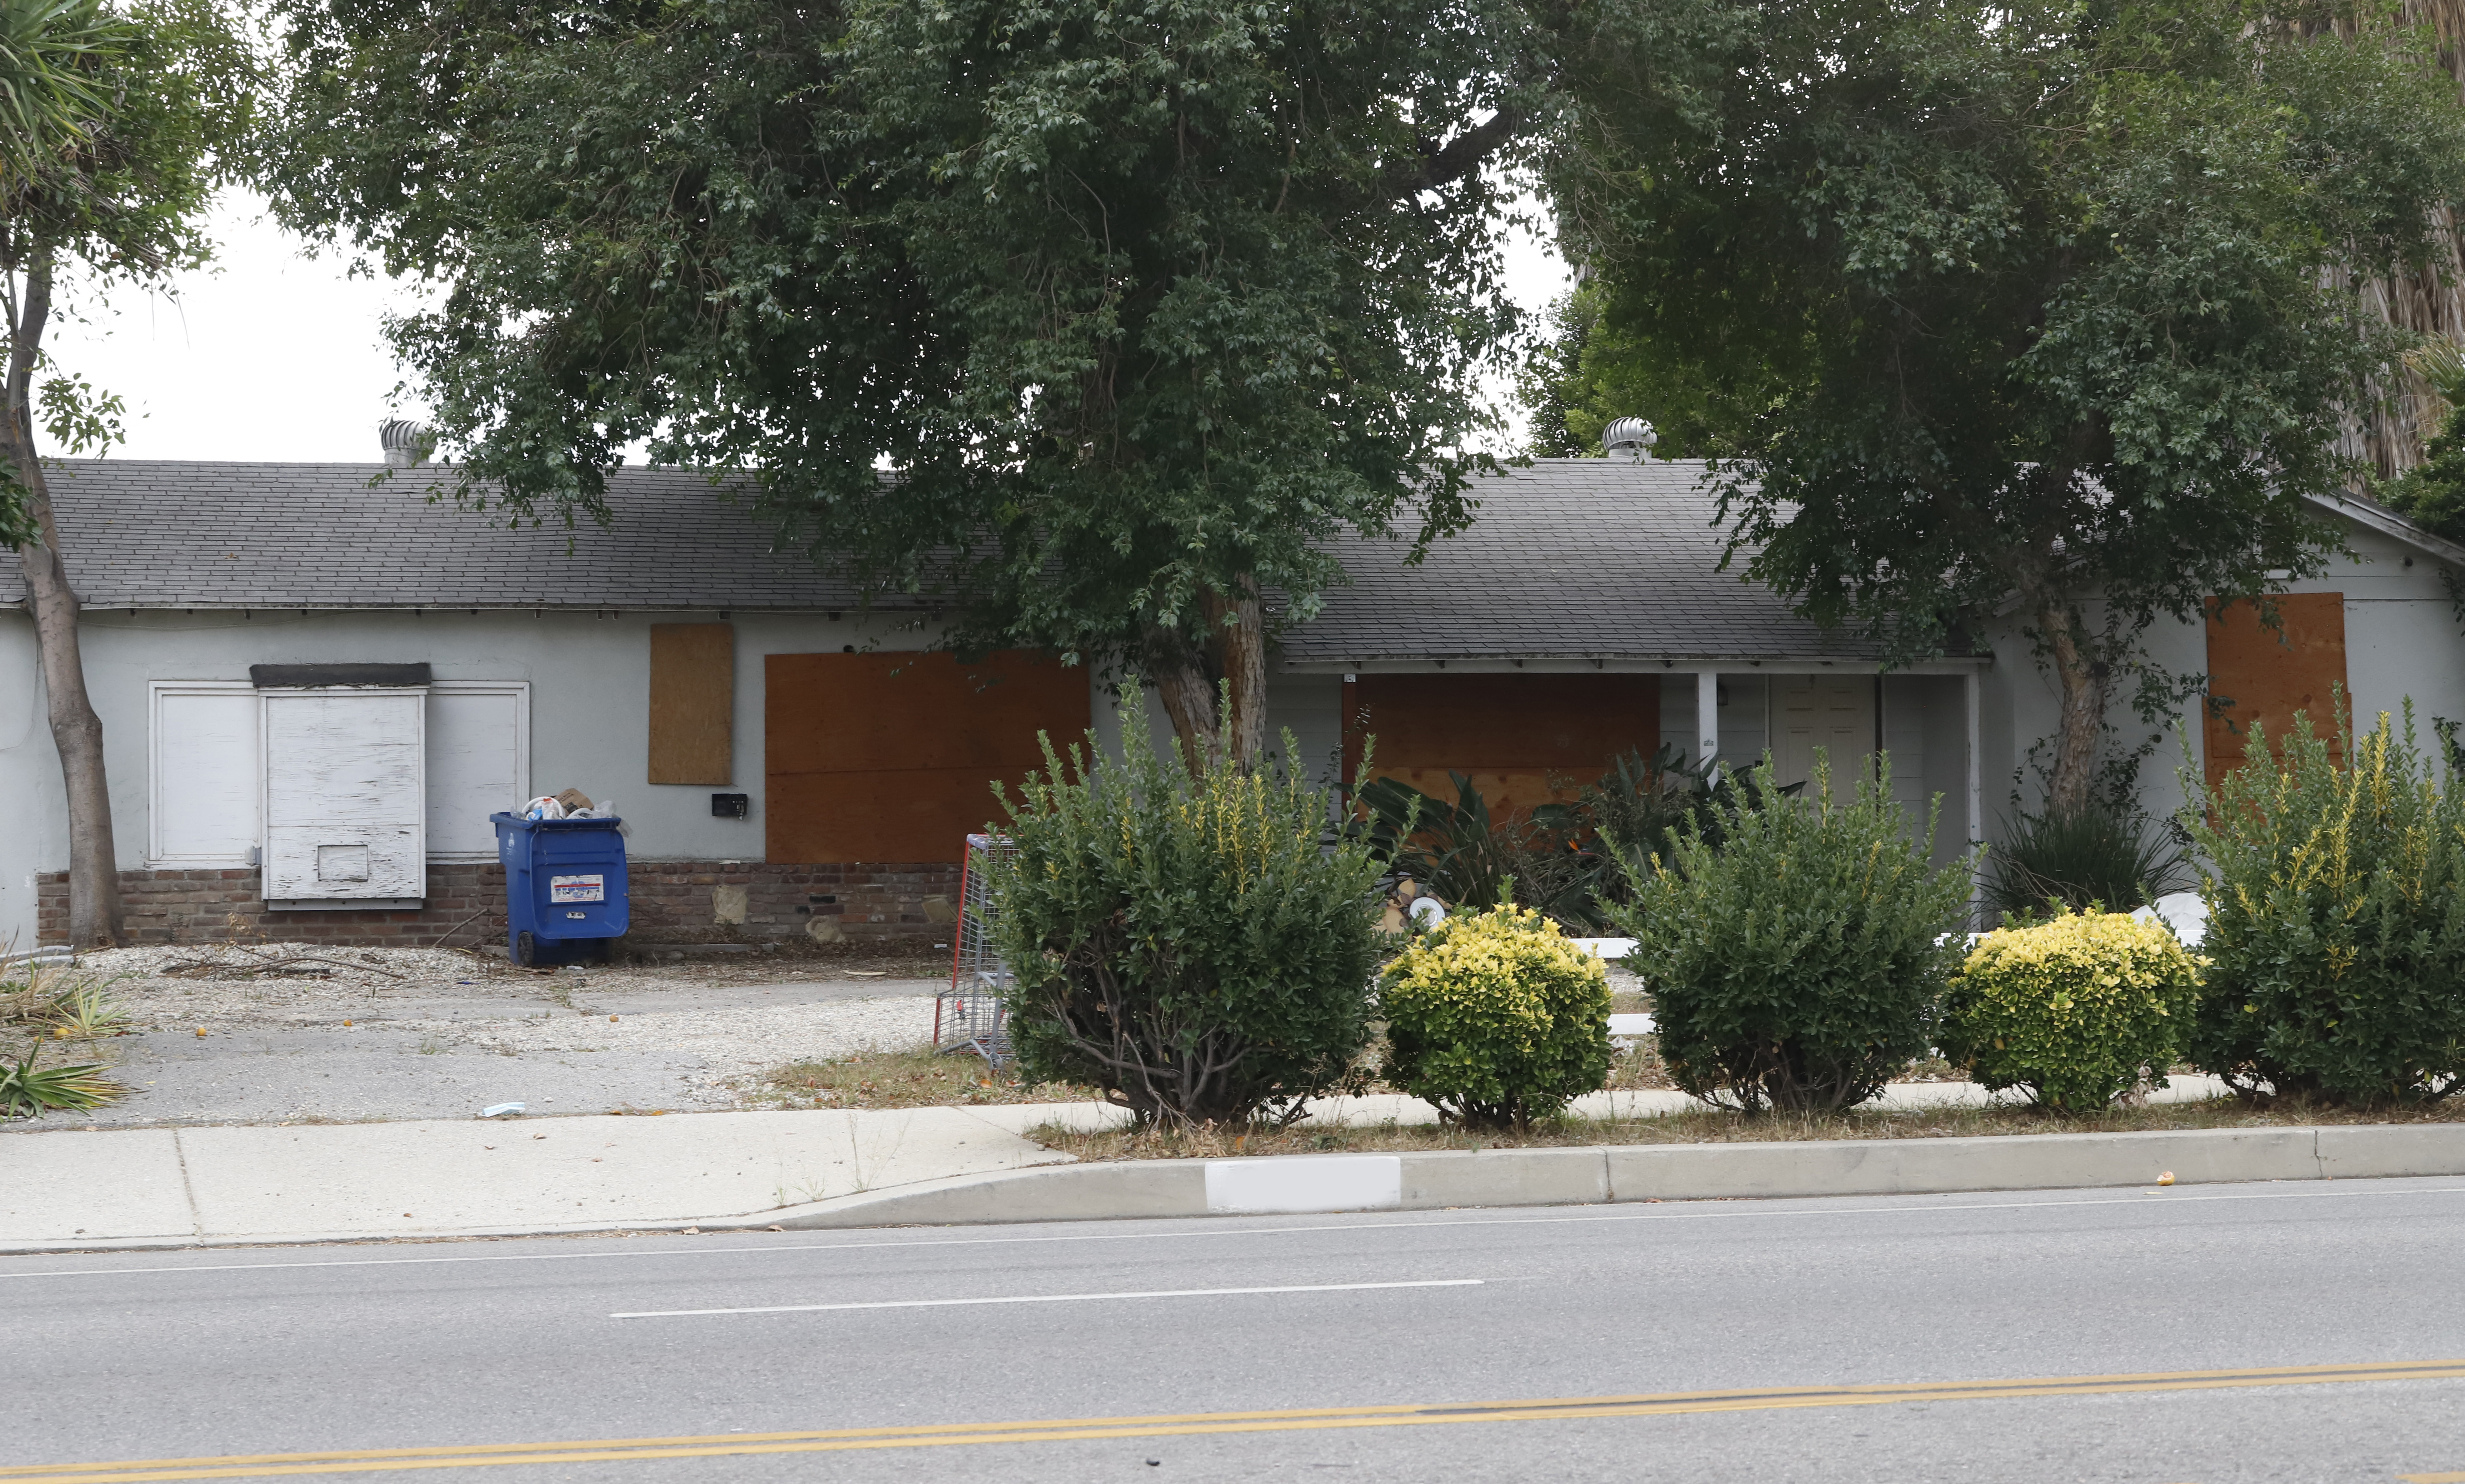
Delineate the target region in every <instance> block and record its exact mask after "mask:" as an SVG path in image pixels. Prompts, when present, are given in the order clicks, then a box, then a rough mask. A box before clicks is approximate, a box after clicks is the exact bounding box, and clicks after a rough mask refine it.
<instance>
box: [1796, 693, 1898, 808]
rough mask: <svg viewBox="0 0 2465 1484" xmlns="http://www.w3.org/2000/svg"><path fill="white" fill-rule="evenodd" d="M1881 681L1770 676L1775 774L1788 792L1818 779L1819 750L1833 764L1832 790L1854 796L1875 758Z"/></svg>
mask: <svg viewBox="0 0 2465 1484" xmlns="http://www.w3.org/2000/svg"><path fill="white" fill-rule="evenodd" d="M1876 689H1877V681H1876V678H1875V676H1870V675H1783V676H1772V681H1771V706H1772V721H1771V725H1772V773H1773V775H1774V781H1775V782H1777V783H1779V784H1781V785H1783V786H1787V785H1789V784H1802V783H1806V782H1808V781H1809V780H1810V779H1812V778H1813V777H1814V754H1815V750H1816V749H1817V748H1820V749H1822V751H1823V753H1824V755H1825V756H1826V757H1827V758H1829V759H1830V760H1831V763H1832V788H1833V789H1834V790H1835V791H1837V792H1841V793H1848V792H1851V791H1852V790H1853V789H1854V786H1855V785H1854V780H1855V778H1856V776H1857V773H1858V771H1859V770H1862V769H1863V768H1864V767H1865V766H1866V765H1867V763H1866V760H1867V759H1868V758H1869V757H1871V756H1872V755H1873V754H1874V751H1875V748H1876V744H1877V741H1878V738H1877V732H1876V718H1877V710H1876V705H1875V700H1876Z"/></svg>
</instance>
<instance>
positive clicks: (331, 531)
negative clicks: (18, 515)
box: [0, 458, 856, 609]
mask: <svg viewBox="0 0 2465 1484" xmlns="http://www.w3.org/2000/svg"><path fill="white" fill-rule="evenodd" d="M48 472H49V474H50V476H51V490H52V504H53V509H54V511H55V513H56V518H57V519H58V521H59V525H60V545H61V547H62V549H63V550H64V551H65V552H66V554H67V557H68V567H69V584H70V586H71V587H74V588H76V589H77V592H78V596H79V597H80V598H82V599H83V600H84V601H85V603H86V605H87V606H88V607H90V608H152V609H170V608H180V609H186V608H230V609H249V608H256V609H285V608H291V609H372V608H373V609H404V608H460V609H475V608H476V609H487V608H633V609H702V608H711V609H726V608H739V609H836V608H854V607H855V606H856V596H855V590H854V588H853V587H850V586H849V585H848V584H847V583H845V582H843V581H840V580H837V579H835V578H833V577H830V576H827V575H825V574H824V573H823V572H821V571H820V570H818V569H817V568H816V567H815V565H814V564H813V562H812V560H811V558H810V557H808V556H806V555H805V554H804V553H803V552H801V551H798V550H792V549H791V550H785V551H780V552H776V553H774V552H772V551H771V549H770V548H771V544H772V537H771V533H770V530H769V528H768V527H767V526H766V525H765V524H764V523H763V522H762V521H760V520H759V519H758V518H756V517H755V516H754V515H753V514H752V512H751V511H750V510H749V509H748V508H747V507H746V506H744V505H742V504H735V503H730V502H728V501H726V500H723V499H722V498H721V495H720V492H719V491H717V490H716V489H714V488H712V486H711V484H710V481H709V480H708V479H707V478H705V477H704V476H701V475H700V474H698V473H693V472H690V471H686V470H678V469H621V470H618V471H617V472H616V473H615V475H614V476H612V477H611V478H610V480H609V488H608V503H609V506H610V509H611V512H612V513H613V515H614V518H615V520H614V524H613V525H612V526H611V527H609V528H602V527H600V526H598V525H596V524H593V523H592V522H590V521H588V520H583V521H578V522H577V524H576V528H575V529H573V530H572V531H567V530H566V529H565V527H564V526H563V525H562V524H559V523H548V524H544V525H538V526H531V525H524V526H523V527H522V528H521V529H520V530H507V529H505V526H504V518H503V517H502V516H501V515H500V516H490V515H486V514H481V513H479V512H476V511H468V510H461V509H457V508H455V505H454V503H453V501H452V500H451V498H448V499H446V500H444V501H441V502H439V503H435V504H431V503H430V502H429V500H428V494H429V492H430V491H431V490H432V489H435V488H440V487H442V486H443V485H444V484H445V483H446V482H447V481H448V480H450V478H451V475H450V472H447V471H440V470H437V469H434V468H429V469H417V470H398V471H396V472H395V475H394V477H393V478H391V479H389V480H388V481H386V482H385V483H382V484H379V485H377V486H375V487H374V488H371V487H370V486H369V483H368V481H369V480H370V479H371V478H373V477H375V476H377V475H378V474H380V473H382V472H383V466H382V465H377V464H209V463H186V462H169V461H152V460H144V459H119V458H114V459H63V460H60V461H59V462H57V463H56V464H54V465H52V466H50V468H49V471H48ZM568 539H569V540H570V543H571V549H570V551H569V552H568V550H567V542H568ZM24 596H25V589H24V584H23V581H22V579H21V578H20V577H19V575H18V571H17V565H16V564H15V563H13V562H11V563H8V564H6V565H5V566H0V602H7V603H15V602H19V601H21V600H22V599H23V598H24Z"/></svg>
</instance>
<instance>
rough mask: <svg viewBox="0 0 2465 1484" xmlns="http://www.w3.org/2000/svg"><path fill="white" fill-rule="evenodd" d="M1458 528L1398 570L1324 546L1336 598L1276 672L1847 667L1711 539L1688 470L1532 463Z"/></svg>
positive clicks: (1838, 643) (1845, 648)
mask: <svg viewBox="0 0 2465 1484" xmlns="http://www.w3.org/2000/svg"><path fill="white" fill-rule="evenodd" d="M1473 493H1474V494H1475V495H1476V496H1477V498H1479V500H1480V508H1479V510H1478V511H1477V513H1476V515H1475V518H1474V521H1473V524H1472V528H1471V529H1470V530H1468V531H1466V532H1464V533H1463V534H1462V535H1460V536H1457V537H1455V538H1453V539H1451V540H1448V541H1443V542H1440V543H1437V544H1436V545H1435V546H1433V547H1432V549H1431V551H1430V554H1429V557H1428V558H1427V559H1426V560H1425V561H1423V562H1422V563H1421V565H1418V566H1407V565H1405V564H1404V558H1405V556H1406V555H1407V554H1408V553H1409V551H1410V543H1409V542H1407V541H1400V540H1398V541H1387V540H1365V539H1361V538H1357V537H1355V538H1348V539H1346V540H1344V542H1342V543H1340V547H1339V549H1340V550H1341V551H1342V553H1343V557H1344V569H1345V570H1346V571H1348V572H1350V573H1351V574H1352V586H1351V587H1340V588H1337V589H1335V590H1334V591H1332V592H1330V593H1328V594H1327V595H1326V604H1325V608H1324V609H1323V610H1322V611H1321V613H1320V614H1319V616H1318V617H1317V618H1315V619H1313V620H1311V621H1310V622H1309V623H1307V624H1305V625H1302V626H1300V627H1299V628H1297V629H1295V630H1293V631H1289V632H1287V633H1286V634H1285V636H1284V641H1283V653H1284V658H1285V661H1286V662H1287V663H1297V664H1320V665H1329V664H1337V663H1347V664H1348V663H1363V664H1369V663H1375V662H1377V661H1380V660H1407V661H1417V660H1430V659H1455V658H1464V659H1482V658H1490V659H1505V658H1544V657H1550V658H1579V659H1618V658H1628V659H1631V658H1650V659H1814V658H1821V659H1842V658H1845V659H1858V658H1871V657H1873V656H1874V655H1875V654H1876V653H1877V651H1876V650H1875V649H1874V648H1873V647H1872V646H1871V645H1869V644H1866V643H1865V642H1863V641H1861V640H1859V639H1857V638H1856V637H1855V636H1854V635H1852V634H1848V633H1837V634H1831V635H1827V634H1825V633H1824V632H1823V631H1821V630H1820V629H1818V628H1816V627H1815V626H1814V625H1813V624H1811V623H1810V622H1808V621H1807V620H1805V619H1803V618H1799V617H1797V616H1796V615H1795V614H1793V613H1791V612H1790V611H1789V610H1788V604H1787V603H1785V602H1783V601H1782V600H1781V599H1780V598H1779V597H1777V596H1776V595H1774V594H1773V592H1772V591H1771V589H1770V588H1768V587H1765V586H1764V585H1763V584H1761V583H1755V582H1749V581H1746V580H1744V578H1743V574H1742V568H1743V565H1744V564H1743V558H1742V559H1741V560H1740V561H1739V562H1738V563H1735V564H1732V565H1731V567H1730V569H1729V570H1727V571H1722V570H1721V552H1722V550H1723V549H1724V547H1725V546H1726V544H1727V538H1726V536H1725V535H1724V534H1723V533H1722V532H1721V530H1719V529H1716V528H1715V527H1714V526H1713V524H1712V520H1713V515H1714V512H1715V510H1716V508H1717V505H1718V501H1717V500H1716V499H1715V498H1714V497H1713V495H1712V493H1711V491H1710V490H1709V489H1708V488H1707V487H1706V486H1705V483H1704V466H1703V464H1702V463H1701V462H1700V461H1699V460H1694V459H1667V460H1654V461H1652V462H1649V463H1642V464H1634V463H1627V462H1624V461H1618V460H1610V459H1606V458H1544V459H1541V460H1539V461H1537V462H1535V463H1533V464H1532V465H1531V466H1529V467H1528V468H1522V469H1509V470H1506V471H1504V472H1503V474H1501V475H1500V476H1499V477H1497V478H1492V479H1484V480H1481V481H1480V482H1479V483H1478V484H1477V485H1476V486H1475V487H1474V492H1473Z"/></svg>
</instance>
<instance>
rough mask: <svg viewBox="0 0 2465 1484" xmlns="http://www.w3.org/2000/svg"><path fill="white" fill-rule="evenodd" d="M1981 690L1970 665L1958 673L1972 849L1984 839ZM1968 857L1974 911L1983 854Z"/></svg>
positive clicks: (1980, 893) (1982, 885)
mask: <svg viewBox="0 0 2465 1484" xmlns="http://www.w3.org/2000/svg"><path fill="white" fill-rule="evenodd" d="M1983 690H1984V686H1983V685H1981V684H1980V683H1979V680H1978V675H1977V672H1976V670H1975V669H1973V668H1972V669H1971V670H1969V671H1968V672H1967V673H1966V674H1965V675H1964V676H1961V680H1960V698H1961V700H1962V701H1963V702H1965V710H1966V711H1967V713H1968V848H1969V849H1970V850H1971V851H1974V850H1976V849H1977V847H1978V846H1979V845H1980V844H1982V843H1983V842H1984V841H1985V839H1986V786H1985V785H1986V771H1985V760H1984V759H1983V758H1981V757H1980V756H1979V755H1978V754H1979V752H1980V751H1981V750H1982V741H1983V734H1984V732H1985V730H1986V728H1985V726H1984V725H1983V723H1982V720H1981V719H1982V716H1983V712H1984V705H1983V703H1982V701H1981V700H1980V698H1979V697H1980V693H1981V692H1982V691H1983ZM1971 858H1972V859H1973V860H1975V861H1976V862H1977V864H1976V865H1972V866H1970V868H1969V881H1968V904H1969V909H1970V911H1972V912H1974V911H1975V910H1976V909H1977V905H1978V903H1979V901H1980V900H1982V899H1983V897H1984V894H1985V891H1986V877H1985V875H1984V873H1983V872H1982V871H1980V870H1979V869H1978V868H1979V866H1982V865H1983V864H1984V863H1985V862H1984V859H1983V857H1977V856H1972V857H1971Z"/></svg>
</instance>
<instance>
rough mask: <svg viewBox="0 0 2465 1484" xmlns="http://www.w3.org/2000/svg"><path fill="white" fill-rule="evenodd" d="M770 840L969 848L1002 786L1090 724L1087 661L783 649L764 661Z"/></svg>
mask: <svg viewBox="0 0 2465 1484" xmlns="http://www.w3.org/2000/svg"><path fill="white" fill-rule="evenodd" d="M763 675H764V702H763V739H764V745H763V751H764V757H765V759H766V763H765V765H764V781H765V786H766V796H765V798H766V803H765V809H764V813H765V816H766V830H765V837H766V838H765V848H766V851H767V852H768V854H769V858H770V859H772V860H776V861H813V862H816V863H825V862H828V863H842V864H853V863H856V862H867V863H874V864H880V863H893V862H895V863H902V864H904V863H920V862H928V861H956V860H957V859H959V857H960V855H961V854H962V853H963V852H964V850H965V848H966V835H967V832H968V831H974V830H981V829H983V828H984V827H985V824H986V822H987V821H988V820H990V819H992V818H994V817H996V815H997V812H998V809H997V807H996V805H995V804H994V802H993V796H992V788H991V785H992V782H993V781H994V780H995V779H999V780H1001V781H1003V782H1004V783H1008V784H1012V785H1015V784H1016V783H1017V782H1018V781H1019V779H1021V778H1023V777H1025V776H1026V774H1027V773H1028V771H1029V770H1030V769H1032V768H1041V767H1042V766H1043V765H1044V757H1043V752H1042V750H1041V749H1040V748H1039V747H1038V745H1037V743H1036V734H1037V733H1038V732H1040V731H1041V732H1048V733H1050V734H1052V737H1053V741H1054V744H1055V746H1058V747H1063V748H1067V746H1068V745H1069V744H1070V743H1071V742H1075V741H1077V740H1079V738H1080V737H1081V735H1082V734H1083V733H1084V732H1085V731H1086V730H1087V720H1088V714H1089V706H1088V687H1087V672H1086V671H1085V670H1083V669H1077V668H1072V669H1064V668H1063V667H1062V666H1061V665H1060V664H1059V663H1058V662H1057V661H1055V660H1053V659H1051V658H1048V657H1046V656H1044V655H1040V654H1030V653H1019V652H1010V653H997V654H992V655H988V656H987V657H986V658H984V659H983V660H981V661H978V662H976V663H974V664H962V663H960V661H959V660H958V659H957V658H956V657H955V656H953V655H950V654H941V653H934V654H921V653H899V654H772V655H769V656H767V657H766V659H765V661H764V665H763Z"/></svg>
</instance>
